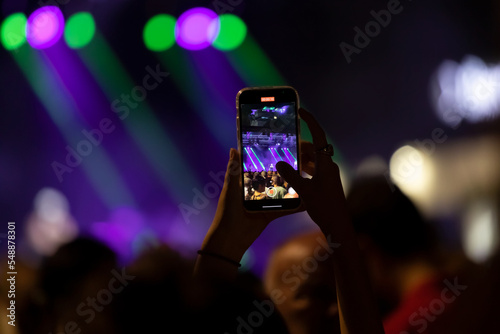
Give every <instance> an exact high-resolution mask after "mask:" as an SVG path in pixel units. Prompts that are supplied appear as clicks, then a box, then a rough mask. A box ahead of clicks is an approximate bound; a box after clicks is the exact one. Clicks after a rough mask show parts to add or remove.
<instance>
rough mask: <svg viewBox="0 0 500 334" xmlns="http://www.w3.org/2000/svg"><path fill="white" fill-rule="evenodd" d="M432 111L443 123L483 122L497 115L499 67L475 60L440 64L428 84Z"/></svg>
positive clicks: (499, 89) (454, 124)
mask: <svg viewBox="0 0 500 334" xmlns="http://www.w3.org/2000/svg"><path fill="white" fill-rule="evenodd" d="M431 86H432V91H431V93H432V98H433V101H432V102H433V103H434V108H435V109H436V112H437V114H438V116H439V117H440V118H441V119H442V120H443V122H444V123H446V124H448V125H450V126H458V125H459V124H460V122H461V121H462V120H463V119H466V120H468V121H470V122H474V123H475V122H479V121H485V120H488V119H490V118H493V117H495V116H498V115H500V65H499V64H486V63H485V62H484V61H483V60H482V59H480V58H478V57H475V56H467V57H465V59H464V60H463V61H462V63H457V62H455V61H452V60H446V61H444V62H443V63H442V64H441V65H440V66H439V68H438V69H437V71H436V74H435V75H434V79H433V80H432V82H431Z"/></svg>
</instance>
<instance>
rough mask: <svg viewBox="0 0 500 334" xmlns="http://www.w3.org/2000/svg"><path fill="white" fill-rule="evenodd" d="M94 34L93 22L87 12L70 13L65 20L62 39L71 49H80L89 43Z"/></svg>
mask: <svg viewBox="0 0 500 334" xmlns="http://www.w3.org/2000/svg"><path fill="white" fill-rule="evenodd" d="M94 34H95V22H94V18H93V17H92V15H91V14H90V13H88V12H80V13H76V14H74V15H72V16H71V17H70V18H69V20H68V21H67V22H66V29H65V30H64V39H65V40H66V44H68V46H69V47H70V48H72V49H80V48H83V47H84V46H85V45H87V44H88V43H90V41H91V40H92V38H93V37H94Z"/></svg>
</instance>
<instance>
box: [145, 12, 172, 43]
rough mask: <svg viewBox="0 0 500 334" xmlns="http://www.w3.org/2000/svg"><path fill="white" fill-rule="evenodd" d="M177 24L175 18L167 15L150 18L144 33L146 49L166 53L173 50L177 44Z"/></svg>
mask: <svg viewBox="0 0 500 334" xmlns="http://www.w3.org/2000/svg"><path fill="white" fill-rule="evenodd" d="M175 22H176V20H175V18H174V17H173V16H171V15H167V14H158V15H155V16H153V17H152V18H150V19H149V21H148V22H147V23H146V25H145V26H144V31H143V33H142V37H143V39H144V44H145V45H146V47H147V48H148V49H149V50H151V51H165V50H167V49H169V48H171V47H172V46H173V45H174V43H175Z"/></svg>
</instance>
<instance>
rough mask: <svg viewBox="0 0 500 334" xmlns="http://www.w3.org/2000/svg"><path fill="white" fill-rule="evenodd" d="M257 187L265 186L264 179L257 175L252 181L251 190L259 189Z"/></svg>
mask: <svg viewBox="0 0 500 334" xmlns="http://www.w3.org/2000/svg"><path fill="white" fill-rule="evenodd" d="M259 185H263V186H265V185H266V179H265V178H263V177H262V176H260V175H257V176H255V177H254V178H253V180H252V188H253V189H257V188H259Z"/></svg>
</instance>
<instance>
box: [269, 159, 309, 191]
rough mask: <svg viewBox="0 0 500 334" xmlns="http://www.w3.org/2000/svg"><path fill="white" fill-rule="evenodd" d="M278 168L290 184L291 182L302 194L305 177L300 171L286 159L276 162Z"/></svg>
mask: <svg viewBox="0 0 500 334" xmlns="http://www.w3.org/2000/svg"><path fill="white" fill-rule="evenodd" d="M276 169H277V170H278V173H280V175H281V176H283V178H285V180H286V182H288V184H290V185H291V186H292V187H293V189H295V190H296V191H297V192H298V193H299V194H300V193H301V191H302V190H303V189H304V182H305V179H304V178H303V177H302V176H300V174H299V172H298V171H297V170H295V169H293V167H292V166H290V165H289V164H287V163H286V162H284V161H280V162H278V163H277V164H276Z"/></svg>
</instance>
